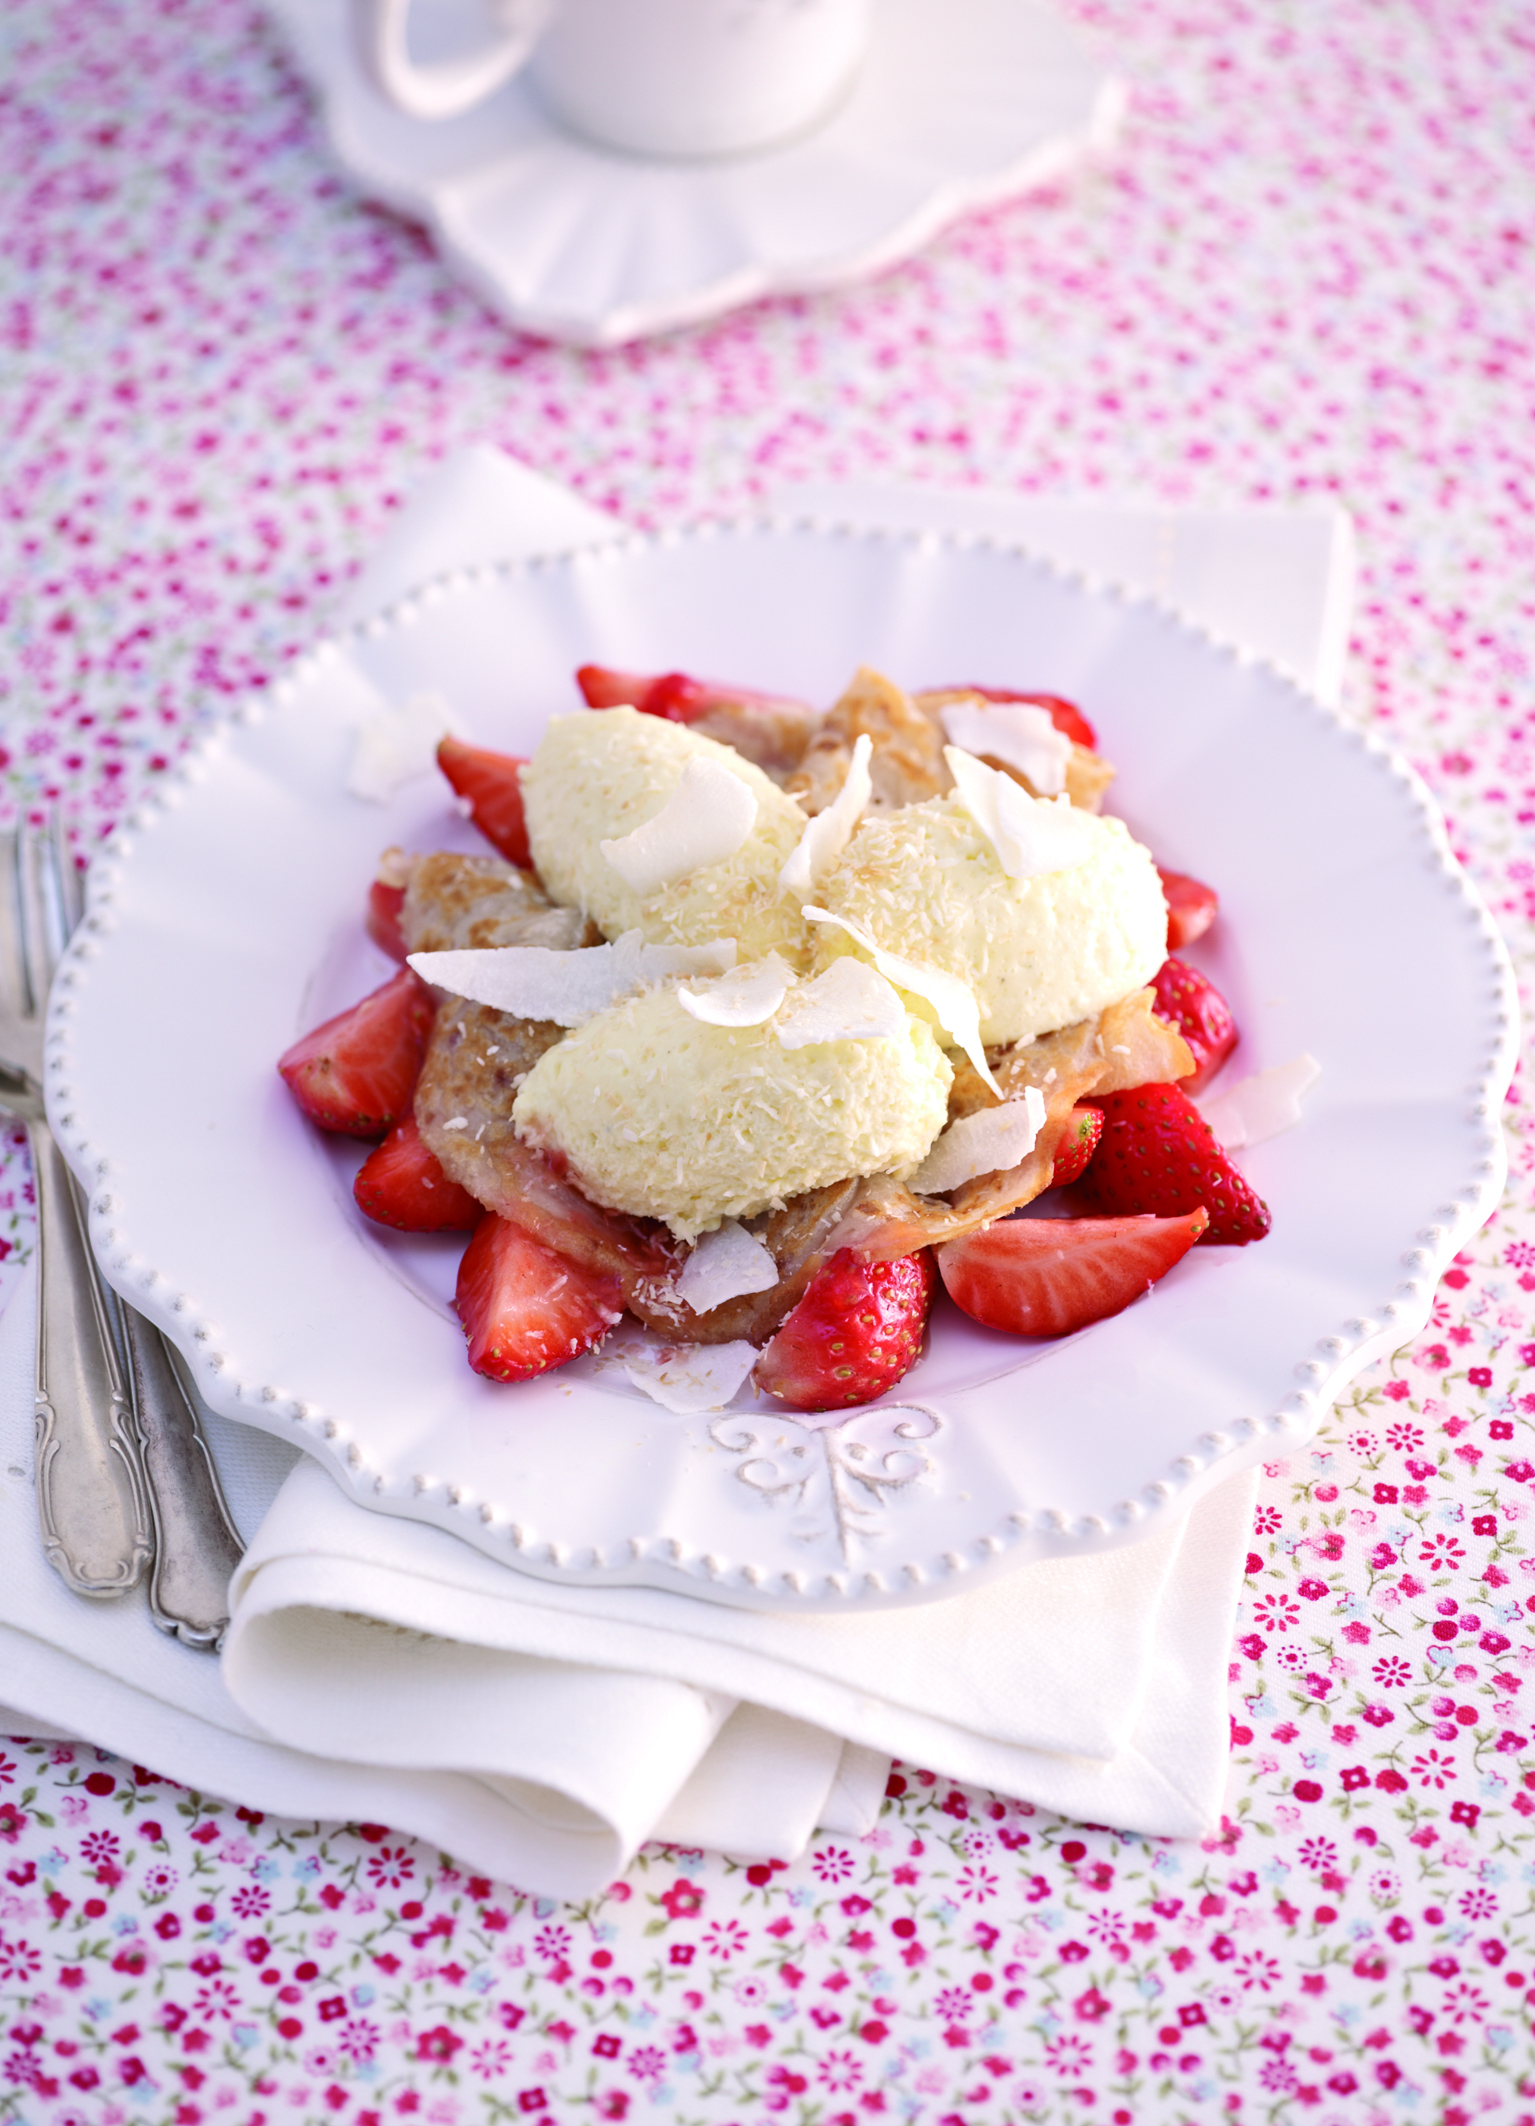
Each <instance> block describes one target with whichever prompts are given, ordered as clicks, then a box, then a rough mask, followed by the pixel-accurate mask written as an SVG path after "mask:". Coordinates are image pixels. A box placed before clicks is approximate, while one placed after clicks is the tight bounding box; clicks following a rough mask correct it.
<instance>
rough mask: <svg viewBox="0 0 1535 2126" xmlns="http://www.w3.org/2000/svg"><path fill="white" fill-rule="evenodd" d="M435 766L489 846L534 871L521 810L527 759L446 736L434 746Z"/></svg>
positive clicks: (509, 861) (526, 829)
mask: <svg viewBox="0 0 1535 2126" xmlns="http://www.w3.org/2000/svg"><path fill="white" fill-rule="evenodd" d="M437 765H438V767H439V768H441V770H442V772H443V774H444V775H446V777H447V778H448V781H449V782H450V783H451V784H452V785H453V788H454V790H455V791H456V792H457V794H458V795H459V796H460V797H461V798H463V799H464V801H465V803H466V804H467V805H468V807H469V817H470V818H471V819H472V820H473V821H474V823H475V825H476V826H477V827H478V828H479V830H480V832H481V833H482V834H483V835H484V837H485V839H486V840H487V841H488V842H489V843H490V846H491V847H492V849H494V850H495V851H496V853H497V854H498V855H499V856H504V857H505V858H506V860H507V862H508V863H509V864H518V865H520V866H521V868H522V869H523V870H524V871H528V870H531V869H532V865H533V856H532V852H531V850H530V849H529V848H528V822H527V819H526V817H525V815H524V813H523V809H522V770H523V769H524V768H525V767H526V766H527V762H526V761H525V760H524V759H523V758H522V757H521V755H520V754H516V753H492V752H491V751H490V749H489V747H488V746H467V745H465V744H464V742H463V740H462V739H461V738H445V739H444V740H443V741H442V743H441V745H440V746H439V747H438V748H437Z"/></svg>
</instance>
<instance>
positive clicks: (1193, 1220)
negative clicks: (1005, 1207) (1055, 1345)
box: [938, 1207, 1210, 1336]
mask: <svg viewBox="0 0 1535 2126" xmlns="http://www.w3.org/2000/svg"><path fill="white" fill-rule="evenodd" d="M1209 1222H1210V1221H1209V1217H1208V1215H1207V1214H1206V1212H1205V1210H1204V1209H1203V1207H1201V1208H1200V1209H1199V1210H1196V1211H1190V1212H1188V1213H1187V1214H1186V1215H1185V1216H1183V1217H1181V1218H1003V1219H999V1220H998V1222H997V1223H996V1224H995V1225H983V1226H982V1227H981V1229H980V1231H979V1232H978V1233H969V1234H967V1235H966V1236H965V1238H964V1239H963V1240H951V1241H949V1242H948V1243H947V1244H946V1245H945V1246H943V1247H941V1248H939V1250H938V1274H939V1276H940V1277H942V1279H943V1283H944V1289H945V1291H946V1292H947V1293H948V1295H949V1297H950V1298H951V1299H952V1300H953V1302H954V1304H955V1305H956V1306H957V1307H962V1308H963V1309H964V1311H965V1312H966V1313H967V1314H968V1315H969V1316H970V1317H971V1319H972V1320H974V1321H978V1322H981V1323H982V1324H983V1325H984V1326H985V1327H986V1328H988V1329H1005V1330H1006V1331H1007V1333H1008V1335H1009V1336H1069V1335H1070V1334H1071V1332H1072V1331H1073V1330H1074V1329H1085V1328H1086V1327H1087V1325H1088V1323H1089V1322H1090V1321H1103V1320H1104V1319H1105V1318H1106V1317H1107V1316H1108V1315H1110V1314H1119V1313H1121V1312H1123V1310H1124V1309H1125V1308H1126V1307H1127V1306H1129V1304H1130V1302H1131V1300H1132V1299H1139V1298H1140V1296H1141V1294H1142V1293H1143V1292H1149V1291H1150V1290H1151V1287H1152V1286H1153V1285H1154V1284H1155V1283H1156V1281H1157V1279H1158V1278H1159V1277H1164V1276H1166V1274H1167V1272H1168V1271H1169V1270H1170V1269H1171V1268H1172V1266H1173V1264H1174V1263H1175V1262H1180V1261H1181V1260H1182V1259H1183V1257H1184V1256H1185V1255H1186V1254H1187V1253H1188V1251H1189V1249H1190V1248H1191V1247H1192V1246H1193V1245H1194V1242H1195V1241H1196V1240H1197V1239H1198V1238H1199V1236H1200V1234H1201V1233H1203V1232H1204V1230H1205V1228H1206V1226H1207V1225H1208V1224H1209Z"/></svg>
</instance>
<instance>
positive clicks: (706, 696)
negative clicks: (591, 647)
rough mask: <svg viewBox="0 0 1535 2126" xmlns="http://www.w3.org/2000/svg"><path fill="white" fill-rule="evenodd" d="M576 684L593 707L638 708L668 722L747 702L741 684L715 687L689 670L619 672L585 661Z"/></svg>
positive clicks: (694, 719)
mask: <svg viewBox="0 0 1535 2126" xmlns="http://www.w3.org/2000/svg"><path fill="white" fill-rule="evenodd" d="M576 685H577V686H578V687H579V688H580V689H581V694H582V698H583V699H584V700H585V702H586V705H587V707H588V708H589V709H621V708H630V709H638V710H639V712H640V714H641V715H642V716H664V717H665V718H666V720H667V722H668V723H696V722H697V720H698V718H699V717H700V716H702V715H703V714H704V713H705V712H706V711H707V710H709V709H711V708H713V707H715V706H716V705H717V704H718V703H719V702H720V701H722V700H729V701H745V700H749V699H750V698H751V696H750V695H749V693H748V692H747V691H746V690H745V689H744V688H740V687H732V688H729V689H726V688H724V687H719V686H711V685H710V684H709V683H708V682H707V681H706V680H703V679H690V678H689V676H688V674H687V673H686V672H658V673H650V674H647V673H644V672H615V671H614V670H613V669H612V667H611V666H610V665H605V664H583V665H582V666H581V668H580V669H579V671H578V672H577V673H576Z"/></svg>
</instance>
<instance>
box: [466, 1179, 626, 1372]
mask: <svg viewBox="0 0 1535 2126" xmlns="http://www.w3.org/2000/svg"><path fill="white" fill-rule="evenodd" d="M453 1303H454V1305H455V1306H456V1307H457V1309H458V1318H459V1320H460V1321H461V1322H462V1323H463V1325H464V1334H465V1336H466V1337H467V1338H468V1339H469V1363H470V1365H471V1366H473V1368H474V1370H475V1372H476V1373H483V1374H484V1375H485V1377H486V1378H487V1379H488V1380H532V1378H533V1377H534V1375H535V1374H538V1373H547V1372H548V1371H549V1370H550V1369H551V1367H554V1366H563V1365H564V1364H565V1362H566V1360H567V1359H571V1358H579V1356H580V1355H581V1353H582V1352H583V1351H589V1350H591V1348H592V1346H593V1345H594V1344H597V1343H600V1342H601V1341H602V1339H603V1337H604V1336H606V1335H607V1333H608V1331H609V1329H611V1328H612V1326H613V1324H614V1322H615V1321H617V1320H619V1318H620V1317H621V1316H622V1314H623V1311H624V1308H623V1300H622V1298H621V1297H620V1295H619V1291H618V1286H617V1284H616V1283H615V1281H614V1280H613V1279H612V1278H610V1277H604V1276H602V1275H601V1274H600V1273H596V1272H593V1271H591V1270H587V1269H583V1268H582V1267H581V1266H580V1265H579V1264H578V1263H574V1262H570V1261H568V1260H567V1259H566V1257H565V1256H563V1255H556V1254H555V1253H554V1252H553V1250H552V1249H550V1248H546V1247H544V1246H543V1245H542V1244H541V1243H540V1242H539V1241H537V1240H535V1239H534V1238H533V1236H532V1234H531V1233H525V1232H524V1231H523V1229H522V1227H521V1226H520V1225H513V1224H512V1222H511V1220H510V1219H508V1218H498V1217H497V1216H496V1214H495V1212H494V1211H486V1212H485V1213H484V1215H483V1216H482V1217H481V1219H480V1222H479V1224H478V1225H477V1226H476V1227H475V1229H474V1238H473V1239H472V1240H471V1241H470V1243H469V1245H468V1247H467V1248H465V1250H464V1259H463V1261H462V1262H461V1263H460V1264H459V1266H458V1290H457V1292H456V1293H455V1295H454V1302H453Z"/></svg>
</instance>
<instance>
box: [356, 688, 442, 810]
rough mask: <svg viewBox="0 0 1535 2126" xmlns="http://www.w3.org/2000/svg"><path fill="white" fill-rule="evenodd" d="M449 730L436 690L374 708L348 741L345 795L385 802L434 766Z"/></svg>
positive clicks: (380, 802) (370, 801)
mask: <svg viewBox="0 0 1535 2126" xmlns="http://www.w3.org/2000/svg"><path fill="white" fill-rule="evenodd" d="M452 729H453V721H452V718H451V717H450V716H449V714H448V705H447V703H446V702H445V701H444V700H443V698H442V696H441V695H440V694H412V695H411V696H410V698H409V700H408V701H402V702H401V703H400V704H399V706H398V708H393V709H380V710H378V711H377V712H376V713H375V714H374V715H372V716H369V717H368V718H367V720H366V721H365V722H364V723H361V724H359V726H358V728H357V735H356V737H355V738H354V739H353V741H352V761H351V766H350V768H349V770H348V772H347V778H346V787H347V792H348V795H349V796H352V797H360V798H363V799H364V800H365V801H366V802H367V803H369V804H373V805H387V804H388V802H389V800H390V798H392V797H393V796H394V795H395V793H396V791H398V790H401V789H403V788H404V786H405V784H406V783H408V782H414V781H415V779H416V777H417V776H418V775H426V774H428V773H429V772H430V770H431V769H432V768H433V767H434V766H435V765H436V760H437V744H438V740H439V739H442V738H446V737H447V735H448V733H449V732H450V731H451V730H452Z"/></svg>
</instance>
